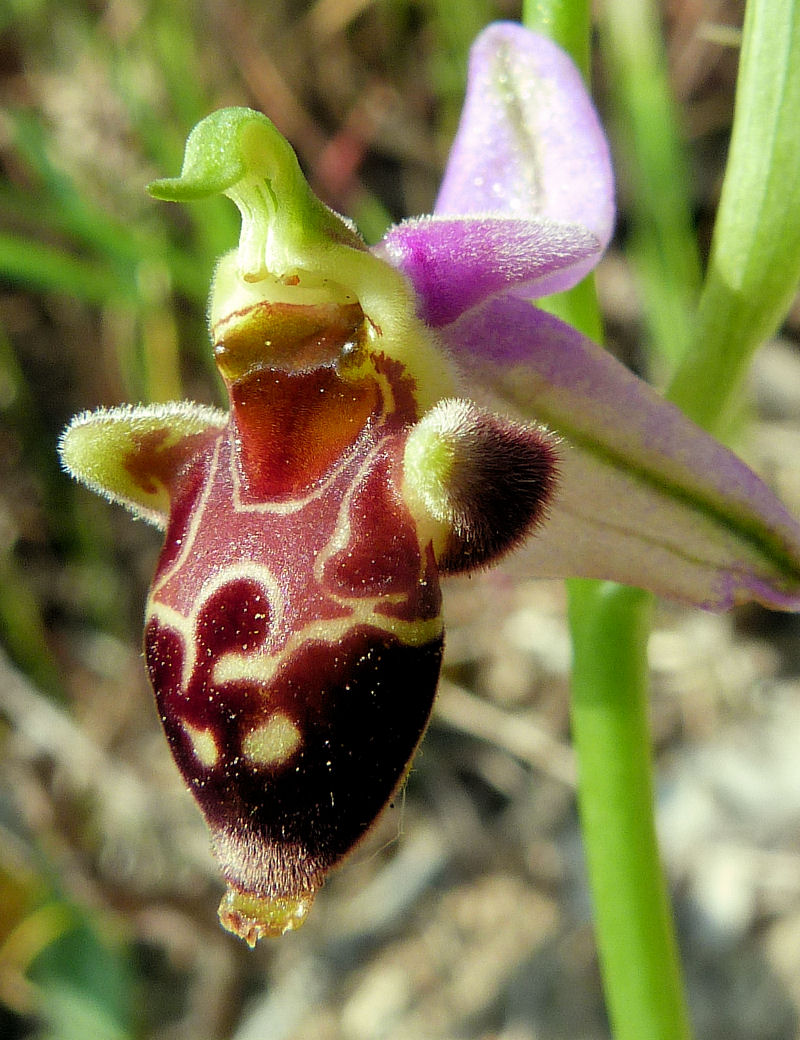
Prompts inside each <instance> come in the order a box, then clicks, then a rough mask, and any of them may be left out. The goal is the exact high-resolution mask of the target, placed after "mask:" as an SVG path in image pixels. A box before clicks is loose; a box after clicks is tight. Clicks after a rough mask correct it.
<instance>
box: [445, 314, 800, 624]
mask: <svg viewBox="0 0 800 1040" xmlns="http://www.w3.org/2000/svg"><path fill="white" fill-rule="evenodd" d="M440 334H441V335H442V337H443V339H444V340H445V342H446V343H447V344H448V346H449V347H450V348H451V350H452V352H453V354H454V356H455V357H456V359H457V361H458V362H459V363H460V364H461V366H462V367H463V368H464V369H465V370H466V372H467V374H468V375H469V376H471V377H473V378H474V379H475V380H476V381H478V382H482V383H483V384H484V385H485V386H487V387H488V388H489V389H490V390H491V391H492V393H493V394H494V395H495V396H500V397H501V398H502V399H503V400H504V401H505V402H506V403H513V404H514V405H515V406H516V407H517V408H518V409H520V410H521V411H522V412H523V414H525V415H527V416H532V417H533V418H535V419H538V420H539V421H540V422H544V423H546V424H547V425H548V426H549V427H550V428H551V429H552V430H554V431H556V432H558V433H560V434H561V435H562V436H563V437H564V441H565V443H564V446H563V460H562V465H561V483H560V489H557V490H556V495H555V499H554V502H553V506H552V508H551V510H550V519H549V520H548V522H547V523H546V524H545V525H544V526H543V527H542V529H541V532H540V533H539V534H538V535H537V537H536V539H535V540H534V542H533V543H532V552H531V554H530V555H531V556H532V557H533V573H534V574H536V575H539V576H542V577H568V576H576V577H577V576H582V577H594V578H610V579H614V580H616V581H622V582H625V583H627V584H631V585H639V586H642V587H644V588H648V589H651V590H653V591H654V592H657V593H659V594H660V595H663V596H666V597H669V598H674V599H680V600H684V601H688V602H691V603H694V604H696V605H698V606H701V607H704V608H706V609H709V610H724V609H727V608H729V607H731V606H733V605H734V604H736V603H740V602H743V601H746V600H750V599H755V600H758V601H759V602H761V603H763V604H765V605H767V606H770V607H776V608H782V609H795V610H796V609H798V607H800V525H798V524H797V523H796V522H795V521H794V519H793V518H792V517H791V516H790V515H789V513H788V512H787V511H786V509H785V508H784V507H783V506H782V505H781V503H780V502H779V501H778V500H777V499H776V498H775V496H774V495H773V494H772V492H771V491H770V490H769V489H768V488H767V486H766V485H765V484H764V483H763V482H762V481H761V480H760V479H759V478H758V477H757V476H756V475H755V473H753V472H752V470H750V469H749V468H748V467H747V466H746V465H745V464H744V463H743V462H742V461H741V460H740V459H738V458H737V457H736V456H735V455H734V454H733V453H732V452H730V451H728V450H727V449H726V448H724V447H723V446H722V445H721V444H719V443H718V442H717V441H715V440H714V439H713V438H712V437H711V436H709V435H708V434H707V433H705V432H704V431H703V430H701V429H700V428H699V427H697V426H695V425H694V424H693V423H691V422H690V421H689V420H688V419H687V418H686V417H685V416H684V415H683V414H682V413H681V412H680V411H679V410H678V409H677V408H675V407H674V406H673V405H671V404H669V403H668V402H665V401H664V400H662V399H661V398H660V397H659V396H658V395H657V394H656V393H655V391H654V390H653V389H652V388H651V387H649V386H648V385H647V384H646V383H644V382H643V381H642V380H640V379H638V378H637V377H636V376H634V375H633V373H631V372H630V371H628V369H626V368H625V367H624V366H623V365H621V364H620V363H619V362H618V361H616V360H615V359H614V358H613V357H612V356H611V355H610V354H608V353H607V352H606V351H605V350H603V349H602V348H601V347H599V346H597V345H596V344H595V343H592V342H591V341H590V340H588V339H586V338H585V337H583V336H581V335H580V333H578V332H576V331H575V330H574V329H572V328H570V327H569V326H567V325H565V324H564V323H563V322H560V321H559V320H558V319H556V318H554V317H552V316H551V315H549V314H546V313H544V312H542V311H539V310H537V309H535V308H534V307H532V306H531V305H530V304H528V303H526V302H525V301H523V300H520V299H517V298H515V297H513V296H506V297H500V298H496V299H493V300H490V301H487V302H486V303H485V304H483V305H481V306H480V307H478V308H476V309H475V310H473V311H472V312H471V313H470V314H468V315H465V316H464V317H463V318H461V319H460V320H459V321H457V322H454V323H453V324H451V325H449V326H447V327H446V328H444V329H442V330H440Z"/></svg>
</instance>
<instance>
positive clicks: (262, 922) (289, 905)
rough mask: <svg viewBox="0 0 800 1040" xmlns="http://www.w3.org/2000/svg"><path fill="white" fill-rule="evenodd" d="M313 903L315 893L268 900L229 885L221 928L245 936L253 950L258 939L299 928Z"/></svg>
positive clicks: (222, 913)
mask: <svg viewBox="0 0 800 1040" xmlns="http://www.w3.org/2000/svg"><path fill="white" fill-rule="evenodd" d="M313 902H314V893H313V892H307V893H304V894H303V895H302V896H300V897H298V898H285V897H284V898H275V899H265V898H263V897H262V896H256V895H253V894H252V893H249V892H240V891H239V890H238V889H235V888H229V889H228V891H227V892H226V893H225V895H224V896H223V897H222V902H221V903H220V904H219V911H218V913H219V919H220V923H221V924H222V927H223V928H225V929H227V930H228V931H229V932H231V933H232V934H233V935H236V936H238V937H239V938H240V939H243V940H244V941H245V942H246V943H247V945H248V946H249V947H250V949H251V950H252V949H254V948H255V945H256V943H257V942H258V940H259V939H277V938H279V937H280V936H281V935H286V933H287V932H293V931H294V930H295V929H296V928H299V927H300V925H301V924H302V923H303V922H304V921H305V919H306V917H307V916H308V912H309V910H310V909H311V906H312V904H313Z"/></svg>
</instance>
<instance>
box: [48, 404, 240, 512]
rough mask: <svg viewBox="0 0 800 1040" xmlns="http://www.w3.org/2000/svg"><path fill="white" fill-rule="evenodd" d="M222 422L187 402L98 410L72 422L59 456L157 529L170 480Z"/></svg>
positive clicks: (73, 472)
mask: <svg viewBox="0 0 800 1040" xmlns="http://www.w3.org/2000/svg"><path fill="white" fill-rule="evenodd" d="M227 421H228V417H227V415H226V414H225V412H222V411H219V410H218V409H216V408H208V407H206V406H205V405H199V404H194V403H192V402H190V401H172V402H168V403H167V404H155V405H137V406H133V405H122V406H121V407H118V408H100V409H98V410H97V411H95V412H83V413H82V414H81V415H78V416H76V417H75V418H74V419H73V420H72V422H71V423H70V425H69V426H68V427H67V429H66V430H65V431H64V433H63V434H62V435H61V440H60V442H59V454H60V456H61V462H62V464H63V466H64V468H65V469H66V471H67V472H68V473H69V474H70V475H71V476H73V477H75V478H76V479H77V480H80V481H81V482H82V483H83V484H86V486H87V487H89V488H91V489H92V490H93V491H97V492H98V493H99V494H101V495H104V496H105V497H106V498H108V499H110V500H111V501H112V502H118V503H119V504H120V505H123V506H125V507H126V508H127V509H130V510H131V512H133V513H135V514H136V515H137V516H139V517H141V519H143V520H146V521H148V523H151V524H154V525H155V526H156V527H160V528H163V527H165V526H166V523H167V517H168V514H169V497H170V496H169V492H170V485H171V482H172V480H173V478H174V477H175V475H176V474H177V473H178V471H179V470H180V469H181V468H182V467H183V466H184V465H185V464H186V462H187V461H188V460H189V459H191V458H193V457H194V456H195V455H196V454H197V452H198V451H200V450H201V448H202V447H203V446H205V445H206V444H207V443H208V441H209V439H211V438H213V437H216V436H218V435H219V433H220V431H221V430H222V429H223V428H224V427H225V425H226V423H227Z"/></svg>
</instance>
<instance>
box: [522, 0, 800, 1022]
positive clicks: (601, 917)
mask: <svg viewBox="0 0 800 1040" xmlns="http://www.w3.org/2000/svg"><path fill="white" fill-rule="evenodd" d="M548 6H549V5H548V3H547V0H536V2H531V3H529V4H528V5H527V8H526V17H527V19H528V20H527V24H529V25H530V26H531V27H532V28H538V29H540V31H543V32H547V31H548V28H549V27H550V26H556V27H557V30H558V35H557V36H556V37H555V38H556V39H557V40H558V42H560V43H561V44H562V45H563V46H565V47H567V48H569V47H570V45H571V42H572V41H574V39H575V36H576V35H580V34H581V33H583V34H584V40H585V41H588V18H587V17H586V11H585V9H583V10H579V9H578V7H571V8H570V10H571V14H572V15H573V16H574V21H573V22H572V23H571V24H570V25H569V28H568V29H566V30H565V29H564V27H563V24H562V22H561V21H560V19H563V18H564V17H566V18H567V20H568V21H569V12H568V13H567V14H566V15H565V11H564V7H565V5H564V4H563V3H561V2H560V0H553V4H552V7H553V9H554V11H555V12H556V14H555V15H549V14H548V11H547V8H548ZM567 6H568V7H569V6H570V5H567ZM612 6H614V5H612ZM640 6H641V8H642V10H641V11H640V12H639V13H640V14H641V15H642V17H643V18H645V19H646V18H647V17H648V12H647V10H646V7H647V5H646V4H643V5H640ZM543 12H544V13H543ZM612 13H614V12H612ZM616 14H620V15H621V10H620V12H616ZM628 25H629V21H625V20H624V19H623V21H622V29H620V18H617V17H611V16H610V15H609V16H608V17H607V18H606V33H607V36H609V37H611V39H610V40H609V39H606V41H605V42H606V45H607V46H608V47H609V49H610V50H611V52H612V54H615V55H616V57H617V59H619V61H624V56H625V55H626V54H627V53H628V52H629V51H630V48H629V47H627V48H626V43H627V42H629V41H626V40H625V39H623V40H619V39H616V37H615V35H614V34H615V31H617V30H619V31H620V32H622V31H623V30H624V29H625V27H626V26H628ZM585 45H586V44H585V43H584V42H582V43H581V44H580V46H579V47H578V49H577V53H576V54H575V57H576V58H577V59H580V57H581V56H582V54H583V48H584V46H585ZM572 46H573V47H574V43H572ZM636 53H637V54H639V53H640V50H637V51H636ZM612 64H613V62H612ZM584 70H585V66H584ZM798 70H800V18H799V17H798V9H797V4H796V3H794V2H793V0H784V2H782V3H779V4H778V5H777V9H776V7H775V5H772V4H769V5H768V4H766V3H763V2H760V0H750V2H749V3H748V6H747V14H746V21H745V33H744V46H743V53H742V59H741V65H740V73H739V81H738V88H737V110H736V120H735V124H734V134H733V143H732V147H731V154H730V158H729V163H728V169H727V172H726V178H725V185H724V190H723V196H722V201H721V204H720V209H719V212H718V216H717V221H716V225H715V234H714V239H713V246H712V255H711V259H710V263H709V269H708V273H707V275H706V279H705V283H704V288H703V293H702V297H701V301H700V305H699V313H698V314H697V316H696V317H695V318H694V320H691V319H690V322H689V325H688V326H687V324H686V323H685V322H683V321H679V322H677V324H676V323H674V322H673V323H672V324H673V328H677V340H676V342H675V343H674V350H672V349H669V344H668V343H666V341H665V338H664V336H663V331H664V323H663V322H661V323H659V321H658V320H657V318H658V315H659V314H661V315H662V316H663V314H664V313H665V308H664V307H661V308H660V309H659V308H656V309H655V313H654V315H651V317H653V316H654V317H655V319H656V320H655V328H654V330H653V331H654V336H655V338H656V340H657V341H658V342H659V345H660V347H661V353H662V357H666V358H670V357H671V358H672V359H673V360H677V359H680V358H681V357H682V356H683V361H682V363H680V364H679V365H678V368H677V372H676V374H675V376H674V379H673V382H672V385H671V387H670V390H669V397H670V399H671V400H673V401H674V402H675V403H676V404H678V405H679V406H680V407H681V408H682V409H683V410H684V411H685V412H686V413H687V414H688V415H689V416H690V417H692V418H693V419H695V420H696V421H697V422H699V423H700V424H701V425H703V426H704V427H705V428H707V429H710V430H718V431H722V432H724V430H725V429H726V427H727V423H728V421H729V418H730V414H731V409H732V406H733V404H734V403H735V401H736V398H737V393H738V390H739V388H740V386H741V383H742V380H743V377H744V374H745V372H746V370H747V366H748V364H749V361H750V359H751V358H752V355H753V353H754V351H755V349H756V348H757V347H758V345H759V344H760V343H761V342H762V341H763V339H764V338H765V337H766V336H768V335H769V334H771V333H772V332H773V331H774V330H775V328H776V327H777V326H778V324H779V323H780V321H781V320H782V318H783V316H784V315H785V313H786V309H787V308H788V304H789V301H790V299H791V297H792V295H793V294H794V292H795V291H796V286H797V281H798V277H800V242H798V233H797V229H798V227H800V193H798V190H797V188H796V183H795V179H794V178H793V177H791V176H790V175H789V173H788V171H789V170H791V169H796V168H797V164H798V162H800V141H798V139H797V134H796V131H795V128H794V126H793V123H792V113H793V112H795V111H796V108H797V104H798V103H799V100H798V99H799V98H800V71H798ZM634 71H635V70H634ZM649 74H650V75H652V69H651V70H650V72H649ZM622 96H623V97H624V96H625V94H624V92H623V94H622ZM632 96H633V95H631V92H630V91H629V92H628V97H629V99H630V98H631V97H632ZM660 102H661V104H662V106H663V105H664V103H665V99H664V97H661V98H660ZM637 103H638V102H637ZM636 116H637V112H633V113H630V119H631V121H632V123H633V124H634V126H635V125H636ZM639 122H641V119H640V120H639ZM662 124H663V120H659V125H662ZM668 130H669V128H668ZM634 132H635V131H634ZM670 140H672V141H673V143H674V141H675V140H677V138H676V137H675V135H674V133H673V134H670V133H669V132H667V134H666V136H664V135H662V138H661V140H660V143H659V148H660V149H661V155H662V160H665V161H668V160H669V156H668V155H665V153H664V151H663V149H664V148H665V146H668V145H669V141H670ZM645 151H646V152H647V150H646V149H645ZM647 154H648V155H649V154H650V153H649V152H647ZM655 158H657V156H656V157H655ZM677 158H678V159H679V157H677ZM635 180H636V178H635V177H634V181H635ZM650 180H652V178H650ZM752 199H758V200H760V205H758V206H753V205H752V204H751V203H750V200H752ZM675 223H676V222H675V221H670V228H674V226H675ZM679 226H680V225H679ZM670 234H672V231H670ZM673 237H674V235H673ZM689 245H690V243H688V240H687V241H685V242H683V243H682V244H681V242H679V241H676V248H679V249H681V248H682V250H683V252H685V251H686V249H687V247H688V246H689ZM689 289H690V291H691V286H689ZM574 292H575V291H574V290H573V291H572V292H571V293H569V294H565V295H566V297H567V298H566V299H563V298H562V299H561V300H560V301H559V302H558V304H557V308H558V313H560V314H561V315H562V316H564V317H565V318H566V319H567V320H572V321H573V323H575V324H576V325H577V326H578V327H579V328H582V329H583V330H584V331H587V332H589V330H592V329H596V328H597V327H598V325H599V321H598V318H597V314H596V307H595V311H594V313H593V309H592V305H591V303H587V296H588V294H587V293H586V292H584V294H583V296H582V297H580V298H579V299H576V298H575V296H574ZM662 302H663V301H662ZM679 302H680V300H679ZM684 305H685V304H684ZM687 340H688V344H689V345H688V349H687V348H686V346H685V341H687ZM665 347H666V349H665ZM684 351H685V354H684ZM568 587H569V603H570V609H569V620H570V628H571V634H572V639H573V676H572V691H573V704H572V725H573V738H574V741H575V746H576V750H577V753H578V762H579V798H580V807H581V819H582V827H583V835H584V842H585V847H586V856H587V862H588V869H589V875H590V882H591V886H592V890H593V895H594V901H595V918H596V930H597V942H598V949H599V954H600V959H601V965H602V970H603V977H604V983H605V990H606V1000H607V1005H608V1012H609V1017H610V1019H611V1021H612V1026H613V1029H614V1034H615V1037H616V1038H617V1040H638V1038H640V1037H642V1036H647V1037H654V1038H663V1040H683V1038H685V1037H688V1036H689V1035H690V1025H689V1021H688V1016H687V1011H686V1003H685V998H684V996H683V991H682V985H681V976H680V965H679V961H678V954H677V948H676V943H675V936H674V926H673V923H672V920H671V915H670V910H669V898H668V894H667V889H666V884H665V881H664V877H663V872H662V868H661V865H660V862H659V857H658V849H657V843H656V836H655V826H654V819H653V767H652V755H651V751H650V733H649V725H648V716H647V697H648V673H647V641H648V635H649V626H650V614H651V608H652V597H651V596H650V595H649V594H647V593H645V592H643V591H640V590H637V589H632V588H626V587H624V586H619V585H616V584H614V583H610V582H606V583H600V582H589V581H580V580H571V581H570V582H568Z"/></svg>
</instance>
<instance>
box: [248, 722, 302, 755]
mask: <svg viewBox="0 0 800 1040" xmlns="http://www.w3.org/2000/svg"><path fill="white" fill-rule="evenodd" d="M302 743H303V737H302V735H301V733H300V730H299V729H298V728H297V726H295V724H294V723H293V722H292V720H291V719H290V718H289V717H288V716H287V715H284V714H283V713H282V712H276V713H275V714H274V715H273V716H272V717H271V718H269V719H268V720H267V721H266V722H264V723H262V725H260V726H256V727H255V728H254V729H251V730H250V732H249V733H248V734H247V735H246V736H245V737H244V738H243V740H242V754H243V755H244V757H245V758H246V759H247V760H248V761H249V762H251V763H252V764H253V765H256V766H280V765H283V763H284V762H287V761H288V760H289V759H290V758H291V757H292V755H293V754H294V753H295V751H297V749H298V748H299V747H300V745H301V744H302Z"/></svg>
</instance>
